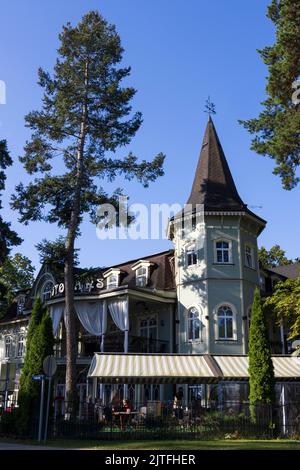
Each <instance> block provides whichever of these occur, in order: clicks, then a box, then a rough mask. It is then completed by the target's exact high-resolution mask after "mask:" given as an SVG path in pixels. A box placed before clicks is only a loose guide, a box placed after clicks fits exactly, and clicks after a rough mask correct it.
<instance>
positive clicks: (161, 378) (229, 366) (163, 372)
mask: <svg viewBox="0 0 300 470" xmlns="http://www.w3.org/2000/svg"><path fill="white" fill-rule="evenodd" d="M272 360H273V364H274V372H275V378H276V380H277V381H289V380H297V381H300V357H292V356H273V357H272ZM88 376H89V377H97V378H98V379H99V381H100V382H102V383H193V384H196V383H213V382H218V381H223V380H231V381H240V380H248V378H249V374H248V357H247V356H214V355H208V354H202V355H196V354H195V355H191V354H141V353H128V354H120V353H95V355H94V357H93V359H92V362H91V365H90V369H89V372H88Z"/></svg>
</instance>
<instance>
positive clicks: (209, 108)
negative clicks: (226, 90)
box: [204, 96, 216, 117]
mask: <svg viewBox="0 0 300 470" xmlns="http://www.w3.org/2000/svg"><path fill="white" fill-rule="evenodd" d="M204 112H205V113H207V114H208V115H209V117H210V116H211V114H216V106H215V104H214V103H213V102H212V101H210V96H209V97H208V99H207V100H206V101H205V110H204Z"/></svg>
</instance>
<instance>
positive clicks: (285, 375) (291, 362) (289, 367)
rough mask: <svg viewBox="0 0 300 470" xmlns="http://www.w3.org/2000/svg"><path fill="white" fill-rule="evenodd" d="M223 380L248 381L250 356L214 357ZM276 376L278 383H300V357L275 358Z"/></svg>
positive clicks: (273, 359)
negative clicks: (287, 381) (284, 381)
mask: <svg viewBox="0 0 300 470" xmlns="http://www.w3.org/2000/svg"><path fill="white" fill-rule="evenodd" d="M212 357H213V359H214V360H215V362H216V363H217V366H218V367H219V369H220V372H221V376H222V377H223V380H248V378H249V374H248V356H212ZM272 361H273V366H274V375H275V379H276V380H277V381H283V380H299V381H300V357H293V356H273V357H272Z"/></svg>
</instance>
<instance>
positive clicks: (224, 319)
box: [218, 305, 234, 339]
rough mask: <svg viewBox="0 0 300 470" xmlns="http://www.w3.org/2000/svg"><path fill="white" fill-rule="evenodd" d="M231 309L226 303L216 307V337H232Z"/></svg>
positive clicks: (232, 319)
mask: <svg viewBox="0 0 300 470" xmlns="http://www.w3.org/2000/svg"><path fill="white" fill-rule="evenodd" d="M233 322H234V317H233V311H232V309H231V308H230V307H229V306H228V305H222V306H221V307H219V309H218V339H234V336H233Z"/></svg>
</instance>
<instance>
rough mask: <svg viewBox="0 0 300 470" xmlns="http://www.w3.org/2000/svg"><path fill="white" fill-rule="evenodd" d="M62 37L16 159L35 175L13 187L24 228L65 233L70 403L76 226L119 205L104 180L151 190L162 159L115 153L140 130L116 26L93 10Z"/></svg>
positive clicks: (71, 394) (70, 393)
mask: <svg viewBox="0 0 300 470" xmlns="http://www.w3.org/2000/svg"><path fill="white" fill-rule="evenodd" d="M59 38H60V47H59V49H58V54H59V58H58V60H57V62H56V65H55V67H54V74H53V77H51V76H50V74H49V73H47V72H45V71H43V70H41V69H40V70H39V84H40V86H41V87H42V88H43V89H44V96H43V107H42V110H41V111H33V112H31V113H29V114H28V115H27V116H26V118H25V120H26V124H27V127H29V128H30V129H31V130H32V137H31V140H30V141H29V142H28V143H27V144H26V146H25V149H24V150H25V153H24V155H23V156H22V157H21V159H20V160H21V162H23V164H24V166H25V169H26V171H27V172H28V173H29V174H36V176H37V177H36V178H35V179H34V181H33V182H32V183H30V184H29V185H28V186H27V187H24V186H23V184H19V185H18V186H17V188H16V194H15V195H14V197H13V201H12V206H13V208H14V209H16V210H18V211H19V212H20V215H21V217H20V221H21V222H24V223H28V222H29V221H32V220H33V221H36V220H44V221H46V222H49V223H56V224H57V225H58V226H60V227H61V228H64V229H65V233H66V237H65V250H64V282H65V326H66V356H67V360H66V395H67V398H68V400H69V402H71V401H72V400H75V399H76V337H75V307H74V276H73V267H74V252H75V241H76V238H77V237H78V236H79V234H80V224H81V221H82V219H83V216H84V214H89V215H90V217H91V220H92V222H97V219H96V209H97V207H98V206H99V205H100V204H102V203H103V202H108V203H111V204H113V205H114V206H117V205H118V196H119V195H120V194H121V192H122V191H121V190H120V189H118V190H115V191H111V193H110V195H109V194H108V193H107V192H106V191H105V190H104V188H103V187H102V186H100V185H99V182H100V181H101V180H107V181H108V182H112V181H113V180H114V179H115V178H116V176H118V175H124V176H125V178H126V179H132V178H136V179H137V180H138V181H139V182H141V183H142V184H143V185H144V186H148V184H149V182H150V181H154V180H155V179H156V178H157V177H158V176H161V175H163V169H162V165H163V161H164V156H163V155H162V154H158V155H157V156H156V157H155V158H154V159H153V161H152V162H146V161H144V160H143V161H141V162H140V163H139V162H138V160H137V157H135V156H134V155H133V154H132V153H129V154H128V155H127V156H125V157H123V156H118V155H117V150H118V149H119V148H120V147H124V146H126V145H128V144H129V143H130V141H131V139H132V137H133V136H134V135H135V133H136V132H137V130H138V129H139V127H140V125H141V123H142V116H141V113H139V112H137V113H135V114H133V115H132V116H130V114H131V109H132V108H131V105H130V102H131V100H132V98H133V96H134V95H135V90H134V89H133V88H131V87H122V86H121V82H122V80H123V79H125V78H126V77H128V76H129V74H130V68H129V67H120V66H119V64H120V62H121V61H122V55H123V48H122V46H121V42H120V37H119V35H118V34H117V32H116V29H115V27H114V26H112V25H110V24H108V23H107V22H106V21H105V19H104V18H103V17H102V16H101V15H100V14H99V13H98V12H96V11H91V12H89V13H87V14H86V15H85V16H84V17H83V18H82V21H81V22H80V23H79V24H78V25H77V26H75V27H72V26H71V25H70V24H69V23H68V24H67V25H66V26H64V28H63V31H62V33H61V34H60V36H59ZM62 168H64V172H63V173H62Z"/></svg>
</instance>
